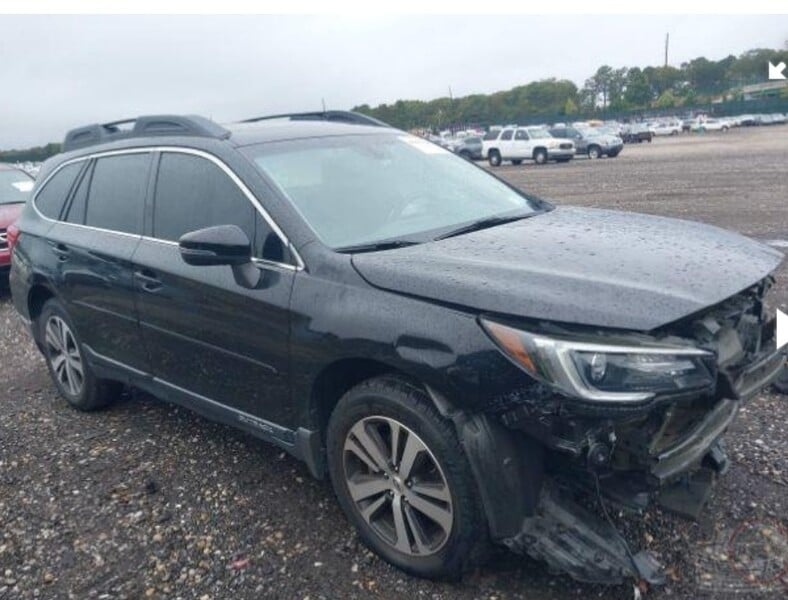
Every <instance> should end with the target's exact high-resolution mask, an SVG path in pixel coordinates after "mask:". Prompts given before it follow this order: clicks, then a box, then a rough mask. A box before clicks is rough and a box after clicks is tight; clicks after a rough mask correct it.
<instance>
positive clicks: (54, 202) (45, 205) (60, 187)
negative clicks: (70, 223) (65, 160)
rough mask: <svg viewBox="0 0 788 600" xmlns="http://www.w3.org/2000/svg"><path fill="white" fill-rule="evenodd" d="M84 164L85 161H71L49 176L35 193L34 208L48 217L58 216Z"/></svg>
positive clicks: (56, 217)
mask: <svg viewBox="0 0 788 600" xmlns="http://www.w3.org/2000/svg"><path fill="white" fill-rule="evenodd" d="M84 166H85V163H84V162H81V161H80V162H75V163H71V164H70V165H66V166H65V167H63V168H62V169H60V170H59V171H57V172H56V173H55V174H54V175H52V177H50V178H49V180H48V181H47V182H46V183H45V184H44V187H43V188H41V190H40V191H39V192H38V193H37V194H36V198H35V201H34V202H35V205H36V208H37V209H38V211H39V212H40V213H41V214H42V215H44V216H45V217H48V218H50V219H59V218H60V213H61V211H62V210H63V205H64V204H65V203H66V199H67V198H68V194H69V192H70V191H71V187H72V186H73V185H74V181H75V180H76V178H77V175H79V172H80V171H81V170H82V167H84Z"/></svg>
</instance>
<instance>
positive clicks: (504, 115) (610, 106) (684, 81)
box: [352, 41, 788, 129]
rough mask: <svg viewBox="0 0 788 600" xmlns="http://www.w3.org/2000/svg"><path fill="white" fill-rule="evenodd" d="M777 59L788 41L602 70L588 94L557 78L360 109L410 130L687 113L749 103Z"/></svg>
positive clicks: (786, 56) (785, 53)
mask: <svg viewBox="0 0 788 600" xmlns="http://www.w3.org/2000/svg"><path fill="white" fill-rule="evenodd" d="M769 61H771V62H773V63H774V64H777V63H779V62H781V61H783V62H786V63H787V64H788V41H786V44H785V48H784V49H782V50H779V49H769V48H756V49H753V50H748V51H747V52H744V53H743V54H741V55H740V56H738V57H737V56H733V55H730V56H726V57H725V58H723V59H721V60H716V61H715V60H709V59H707V58H705V57H703V56H701V57H698V58H695V59H693V60H691V61H689V62H685V63H682V65H681V66H680V67H673V66H670V65H667V66H659V67H653V66H649V67H645V68H640V67H619V68H613V67H611V66H609V65H602V66H601V67H599V68H598V69H597V70H596V72H595V73H594V74H593V75H592V76H591V77H589V78H588V79H586V81H585V82H584V84H583V86H582V87H580V88H578V87H577V85H575V84H574V83H573V82H572V81H569V80H566V79H555V78H551V79H544V80H541V81H533V82H531V83H527V84H525V85H521V86H517V87H514V88H512V89H510V90H506V91H500V92H495V93H493V94H473V95H470V96H464V97H461V98H448V97H445V98H436V99H434V100H429V101H421V100H397V101H396V102H394V103H393V104H381V105H379V106H376V107H370V106H369V105H368V104H362V105H360V106H356V107H354V108H353V109H352V110H355V111H358V112H362V113H365V114H368V115H371V116H373V117H376V118H378V119H380V120H382V121H385V122H386V123H389V124H391V125H394V126H396V127H400V128H404V129H411V128H416V127H429V128H436V129H439V128H442V127H446V126H449V125H451V124H459V123H477V124H481V125H489V124H493V123H507V122H516V121H517V120H518V119H521V118H523V117H525V116H527V117H530V118H538V117H539V116H545V117H552V116H557V115H565V116H571V115H580V114H582V115H586V116H593V115H603V114H609V113H620V112H624V111H635V110H648V109H657V108H658V109H666V108H674V107H675V108H680V107H682V106H692V105H696V104H705V103H708V102H711V101H712V100H713V99H715V98H719V97H721V96H722V97H725V98H729V99H732V100H739V99H741V97H742V88H743V87H744V86H745V85H749V84H753V83H762V82H764V81H767V76H768V62H769ZM783 93H784V94H786V93H788V92H783Z"/></svg>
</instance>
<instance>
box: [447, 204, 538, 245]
mask: <svg viewBox="0 0 788 600" xmlns="http://www.w3.org/2000/svg"><path fill="white" fill-rule="evenodd" d="M538 214H541V211H535V212H532V213H528V214H524V215H523V214H519V215H508V216H505V215H499V216H497V217H486V218H484V219H479V220H478V221H473V222H472V223H468V224H467V225H463V226H462V227H458V228H457V229H452V230H451V231H449V232H448V233H444V234H442V235H439V236H438V237H436V238H435V241H438V240H445V239H446V238H450V237H454V236H455V235H462V234H463V233H470V232H471V231H479V230H480V229H487V228H488V227H495V226H496V225H503V224H504V223H511V222H512V221H519V220H520V219H527V218H528V217H533V216H535V215H538Z"/></svg>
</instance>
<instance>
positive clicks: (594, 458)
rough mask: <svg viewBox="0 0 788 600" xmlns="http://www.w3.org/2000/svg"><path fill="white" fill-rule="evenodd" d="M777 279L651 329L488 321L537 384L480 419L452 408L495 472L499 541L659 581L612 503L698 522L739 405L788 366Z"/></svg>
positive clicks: (608, 579)
mask: <svg viewBox="0 0 788 600" xmlns="http://www.w3.org/2000/svg"><path fill="white" fill-rule="evenodd" d="M772 284H773V280H772V278H771V277H767V278H766V279H764V280H762V281H761V282H759V283H758V284H757V285H755V286H753V287H752V288H750V289H747V290H745V291H744V292H742V293H740V294H737V295H736V296H734V297H732V298H730V299H728V300H726V301H725V302H723V303H721V304H719V305H717V306H715V307H712V308H710V309H708V310H705V311H703V312H702V313H700V314H697V315H693V316H691V317H688V318H686V319H683V320H682V321H680V322H676V323H673V324H671V325H669V326H666V327H664V328H661V329H660V330H657V331H653V332H651V333H650V334H649V335H643V334H620V333H615V334H609V333H602V332H595V331H589V330H588V329H586V330H584V331H580V332H578V331H574V330H572V331H570V330H569V329H567V328H563V327H559V326H554V325H542V326H541V327H538V326H537V327H533V328H531V329H529V330H528V331H524V328H520V327H517V325H515V324H512V323H506V322H503V321H493V320H483V321H482V323H483V326H484V328H485V330H486V331H487V332H488V334H489V335H490V337H491V338H492V339H493V341H495V342H496V344H497V345H498V346H499V347H500V348H501V350H502V351H504V353H506V354H507V355H508V356H509V358H510V359H511V360H512V361H513V362H515V363H516V364H517V365H518V366H520V367H521V368H522V369H523V370H525V371H526V372H528V373H529V374H530V375H531V376H532V377H533V378H534V379H535V380H536V381H537V382H539V383H538V384H537V385H536V386H535V387H534V386H531V387H529V388H527V389H524V390H515V391H512V392H510V393H509V394H507V395H505V396H503V397H500V398H496V399H495V400H494V401H493V402H491V403H490V405H488V406H487V407H486V410H485V411H484V414H482V415H477V416H475V417H473V418H467V417H459V416H458V415H456V414H455V415H450V416H452V418H454V420H455V424H456V425H457V426H458V431H459V433H460V437H461V439H462V440H463V443H464V444H465V445H466V450H467V451H468V452H469V456H470V458H471V463H472V466H473V468H474V470H475V471H476V472H477V475H480V476H481V478H480V480H481V481H490V479H491V477H490V476H489V473H491V472H493V473H497V474H498V475H499V477H497V481H496V482H495V484H494V485H493V490H492V492H491V493H490V494H489V496H493V495H494V496H496V497H505V498H506V504H504V503H502V502H501V501H500V500H496V497H485V496H486V495H487V494H485V492H484V491H483V492H482V496H483V500H484V502H485V508H486V509H487V513H488V516H489V515H490V514H491V510H493V511H495V510H497V511H498V513H499V514H498V515H497V516H495V517H493V518H492V522H491V533H492V535H493V537H494V538H495V539H496V540H497V541H499V542H501V543H503V544H505V545H506V546H508V547H509V548H511V549H512V550H515V551H519V552H524V553H527V554H529V555H530V556H532V557H534V558H537V559H541V560H544V561H545V562H547V564H548V566H549V567H551V568H552V569H553V570H555V571H562V572H566V573H568V574H570V575H571V576H573V577H574V578H576V579H578V580H581V581H587V582H597V583H616V582H621V581H622V580H624V579H625V578H629V577H631V578H634V579H636V580H646V581H648V582H650V583H659V582H660V581H661V580H662V578H661V574H660V567H659V565H658V564H657V562H656V561H655V560H654V559H653V558H652V557H651V556H650V555H649V554H648V553H646V552H639V553H634V552H633V551H632V550H631V549H630V548H629V546H628V545H627V544H626V542H625V541H624V539H623V538H622V537H621V535H620V534H619V533H618V531H617V530H616V528H615V526H614V525H613V522H612V521H611V520H610V518H609V517H608V516H607V508H606V507H607V506H615V507H616V509H619V510H620V509H624V510H629V511H635V512H640V511H643V510H644V509H646V508H647V507H648V506H649V505H650V504H652V503H657V504H659V505H661V506H662V507H663V508H665V509H667V510H670V511H672V512H674V513H678V514H680V515H683V516H685V517H689V518H697V517H698V515H699V513H700V512H701V510H702V508H703V506H704V504H705V503H706V501H707V499H708V497H709V495H710V493H711V490H712V486H713V484H714V481H715V479H716V477H717V476H718V475H719V474H722V473H724V472H725V471H726V470H727V468H728V457H727V455H726V452H725V446H724V443H723V441H722V436H723V434H724V433H725V431H726V430H727V429H728V427H729V425H730V424H731V423H732V421H733V420H734V418H735V417H736V414H737V411H738V410H739V407H740V405H741V404H742V402H744V401H746V400H747V399H748V398H750V397H751V396H753V395H754V394H756V393H757V392H759V391H760V390H762V389H763V388H764V387H766V386H768V385H769V384H770V383H771V382H773V381H774V380H775V379H776V378H777V377H778V376H779V373H780V371H781V369H782V368H783V366H784V364H785V355H784V354H783V353H782V352H780V351H778V350H777V349H776V344H775V330H774V321H773V320H769V319H768V318H767V316H768V315H770V314H771V315H773V314H774V312H773V311H772V310H769V309H767V307H766V305H765V301H766V297H767V292H768V290H769V288H770V287H771V286H772ZM485 436H486V437H485ZM487 438H489V439H494V440H495V442H494V443H493V444H489V443H488V442H489V439H487ZM503 439H508V440H514V441H507V442H503V441H502V440H503ZM523 440H527V441H523ZM485 444H487V446H486V445H485ZM523 444H526V446H527V447H524V446H523ZM537 448H538V450H537ZM523 453H529V456H531V457H532V458H531V459H524V458H523ZM534 455H538V456H539V460H538V461H535V460H534V459H533V456H534ZM501 461H504V462H505V463H506V469H505V470H501V464H502V463H501ZM537 462H538V464H537ZM485 473H486V474H487V475H488V476H487V477H484V474H485ZM524 481H525V482H528V483H526V484H524V483H523V482H524ZM488 492H489V490H488ZM515 497H517V498H520V500H518V501H514V502H513V501H512V498H515ZM583 497H585V499H586V500H588V499H589V498H590V499H591V500H594V501H595V502H597V504H598V506H600V507H601V513H602V515H603V517H599V516H596V515H595V514H594V513H593V512H591V511H589V510H588V509H586V508H585V507H584V506H583V504H584V502H583ZM496 503H497V504H496ZM501 512H503V513H504V516H501V514H500V513H501ZM515 524H516V526H515Z"/></svg>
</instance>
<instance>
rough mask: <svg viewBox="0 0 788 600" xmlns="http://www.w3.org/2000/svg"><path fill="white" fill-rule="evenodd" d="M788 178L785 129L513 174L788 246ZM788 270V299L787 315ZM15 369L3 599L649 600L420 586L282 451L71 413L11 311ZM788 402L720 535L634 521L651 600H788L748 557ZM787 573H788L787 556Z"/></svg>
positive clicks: (5, 387)
mask: <svg viewBox="0 0 788 600" xmlns="http://www.w3.org/2000/svg"><path fill="white" fill-rule="evenodd" d="M786 165H788V127H774V128H758V129H744V130H735V131H732V132H730V133H728V134H727V135H723V134H708V135H696V136H692V137H689V136H682V137H678V138H661V139H657V140H655V141H654V142H653V143H652V144H642V145H639V146H627V147H626V148H625V149H624V152H623V153H622V155H621V156H619V157H618V158H616V159H601V160H598V161H590V160H587V159H582V158H579V159H577V160H575V161H572V163H570V164H566V165H547V166H544V167H537V166H534V165H532V164H526V165H523V166H520V167H511V166H506V167H503V168H501V169H498V170H497V172H498V173H499V174H500V175H503V176H504V177H505V178H506V179H508V180H509V181H511V182H513V183H514V184H516V185H518V186H520V187H523V188H524V189H526V190H528V191H531V192H533V193H536V194H537V195H541V196H544V197H547V198H550V199H552V200H554V201H555V202H556V203H558V204H563V203H566V204H583V205H589V206H600V207H609V208H618V209H622V210H634V211H641V212H649V213H654V214H661V215H669V216H677V217H683V218H689V219H696V220H700V221H705V222H708V223H712V224H715V225H720V226H723V227H729V228H731V229H735V230H738V231H741V232H742V233H745V234H748V235H751V236H754V237H756V238H759V239H763V240H788V207H787V202H788V190H787V189H786V183H785V181H786V179H785V175H786V172H785V169H786ZM787 270H788V269H786V267H783V269H782V273H781V275H782V282H781V283H780V284H779V286H780V287H779V290H778V291H779V301H780V304H781V305H782V307H783V308H784V309H785V308H786V307H788V284H786V281H788V273H787V272H786V271H787ZM0 364H2V366H3V369H2V371H1V372H0V599H5V598H36V597H38V598H78V599H82V598H140V597H143V598H144V597H154V598H179V597H180V598H260V597H272V598H310V599H312V600H314V599H317V598H366V597H373V596H374V597H381V598H399V597H408V598H434V599H438V598H469V599H470V598H490V599H492V598H499V599H503V598H529V599H531V598H533V599H548V598H567V597H571V598H574V597H578V598H585V597H599V598H631V597H632V596H633V590H632V588H631V587H627V586H623V587H612V588H605V587H599V586H587V585H582V584H578V583H576V582H573V581H572V580H570V579H568V578H566V577H562V576H551V575H549V574H547V573H546V572H545V570H544V569H543V568H542V566H541V565H540V564H538V563H535V562H533V561H530V560H528V559H524V558H520V557H515V556H511V555H508V554H506V553H500V554H498V555H496V556H495V557H493V559H492V560H491V563H490V564H489V565H488V566H487V567H485V568H484V569H482V570H481V571H479V572H477V573H473V574H471V575H469V576H467V577H466V578H465V579H464V580H463V581H462V582H459V583H442V582H429V581H422V580H418V579H413V578H410V577H408V576H406V575H404V574H402V573H401V572H399V571H397V570H395V569H394V568H392V567H389V566H388V565H386V564H385V563H384V562H383V561H381V560H379V559H377V558H376V557H374V556H373V555H372V554H371V553H369V552H368V551H366V550H365V548H364V547H363V546H362V545H361V544H360V543H359V541H358V539H357V538H356V536H355V534H354V533H353V531H352V530H351V528H350V526H349V525H348V524H347V522H346V521H345V519H344V518H343V516H342V514H341V513H340V511H339V508H338V506H337V505H336V503H335V501H334V498H333V494H332V491H331V489H330V487H329V485H328V484H327V483H325V482H317V481H314V480H312V479H311V478H310V477H309V475H308V473H307V471H306V469H305V467H304V466H303V465H301V464H300V463H298V462H296V461H295V460H293V459H291V458H289V457H288V456H286V455H284V454H283V453H281V452H280V451H278V450H276V449H274V448H273V447H271V446H268V445H266V444H264V443H262V442H258V441H256V440H254V439H252V438H250V437H248V436H246V435H244V434H241V433H238V432H236V431H234V430H232V429H230V428H228V427H224V426H220V425H216V424H212V423H210V422H208V421H205V420H203V419H201V418H199V417H197V416H194V415H192V414H190V413H189V412H188V411H185V410H181V409H177V408H174V407H171V406H169V405H166V404H164V403H161V402H158V401H156V400H155V399H153V398H151V397H149V396H146V395H144V394H141V393H130V394H128V395H127V396H125V397H123V398H122V399H120V400H119V401H118V402H117V403H116V404H115V405H113V406H112V407H111V408H110V409H108V410H106V411H103V412H101V413H97V414H80V413H77V412H75V411H73V410H70V409H69V408H68V407H67V406H66V403H65V402H64V401H63V400H61V399H59V398H58V397H57V396H56V395H55V393H54V391H53V386H52V385H51V383H50V381H49V378H48V375H47V372H46V369H45V366H44V363H43V360H42V359H41V358H40V356H39V355H38V353H37V352H36V351H35V350H34V348H33V345H32V343H31V342H30V341H29V339H28V338H27V336H26V334H25V333H24V331H23V330H22V327H21V326H20V325H19V324H18V323H17V321H16V317H15V315H14V312H13V309H12V308H11V305H10V300H9V296H8V293H7V291H3V292H0ZM786 400H787V399H786V397H784V396H778V395H773V394H764V395H762V396H760V397H758V398H756V399H754V400H752V401H751V402H750V403H749V404H748V405H747V406H746V408H744V409H743V411H742V413H741V416H740V418H739V419H738V421H737V422H736V424H735V426H734V429H733V431H731V432H730V434H729V435H728V438H727V439H728V448H729V452H730V454H731V456H732V457H733V458H734V464H733V466H732V468H731V470H730V472H729V474H728V476H727V477H726V478H724V479H723V480H722V481H721V482H720V484H719V485H718V487H717V490H716V494H715V496H714V497H713V499H712V501H711V504H710V506H709V508H708V510H707V511H706V513H705V517H704V520H703V521H702V522H701V523H689V522H687V521H683V520H681V519H678V518H674V517H672V516H669V515H665V514H663V513H661V512H659V511H657V510H653V511H650V512H648V513H647V514H646V515H645V516H643V517H640V518H629V517H624V518H621V519H619V521H620V523H621V526H622V528H623V529H624V531H625V534H626V536H627V537H628V538H629V539H630V540H632V541H633V543H635V544H637V545H638V546H640V547H647V548H650V549H652V550H654V551H655V552H656V553H657V554H658V555H659V556H660V558H661V560H662V561H663V562H664V563H665V564H666V565H667V567H668V576H669V581H668V585H667V586H666V587H664V588H661V589H658V590H651V591H650V592H649V593H648V596H649V597H653V598H682V597H695V598H704V597H708V598H721V597H727V596H728V595H729V594H730V597H736V598H742V597H753V598H766V597H785V591H786V588H785V587H782V586H781V585H780V584H770V585H759V584H758V582H757V581H754V580H753V579H752V576H751V577H750V579H749V580H748V579H747V575H746V574H745V575H744V576H742V575H741V574H740V573H739V572H738V571H737V569H736V568H735V567H734V566H733V563H734V562H735V561H734V558H735V556H736V555H737V553H738V552H739V551H740V549H741V545H740V544H739V545H738V546H737V544H736V543H735V542H734V544H733V547H731V545H730V544H729V543H728V541H729V540H730V538H731V536H732V535H733V533H734V531H736V529H737V528H740V531H742V529H741V528H742V527H744V530H743V531H745V533H746V532H747V531H748V530H747V526H746V525H742V524H743V523H753V522H754V523H760V524H764V526H767V525H768V526H772V527H777V526H782V527H788V518H787V515H788V511H786V504H787V503H788V496H786V489H787V488H786V486H787V485H788V405H787V403H786ZM761 529H763V528H761ZM741 539H742V535H739V536H738V537H737V538H736V540H741ZM772 555H776V556H778V557H779V556H781V557H782V560H785V559H786V558H788V552H786V549H785V547H781V548H775V549H773V550H772ZM760 564H761V567H763V569H766V570H768V565H767V566H764V565H763V563H760ZM772 566H774V564H772ZM763 569H762V570H763ZM740 570H741V569H739V571H740ZM767 575H768V573H767ZM755 576H756V579H758V578H761V579H762V578H763V577H765V576H764V575H762V573H761V572H760V571H759V572H755ZM735 591H738V592H741V593H736V594H734V592H735Z"/></svg>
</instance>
